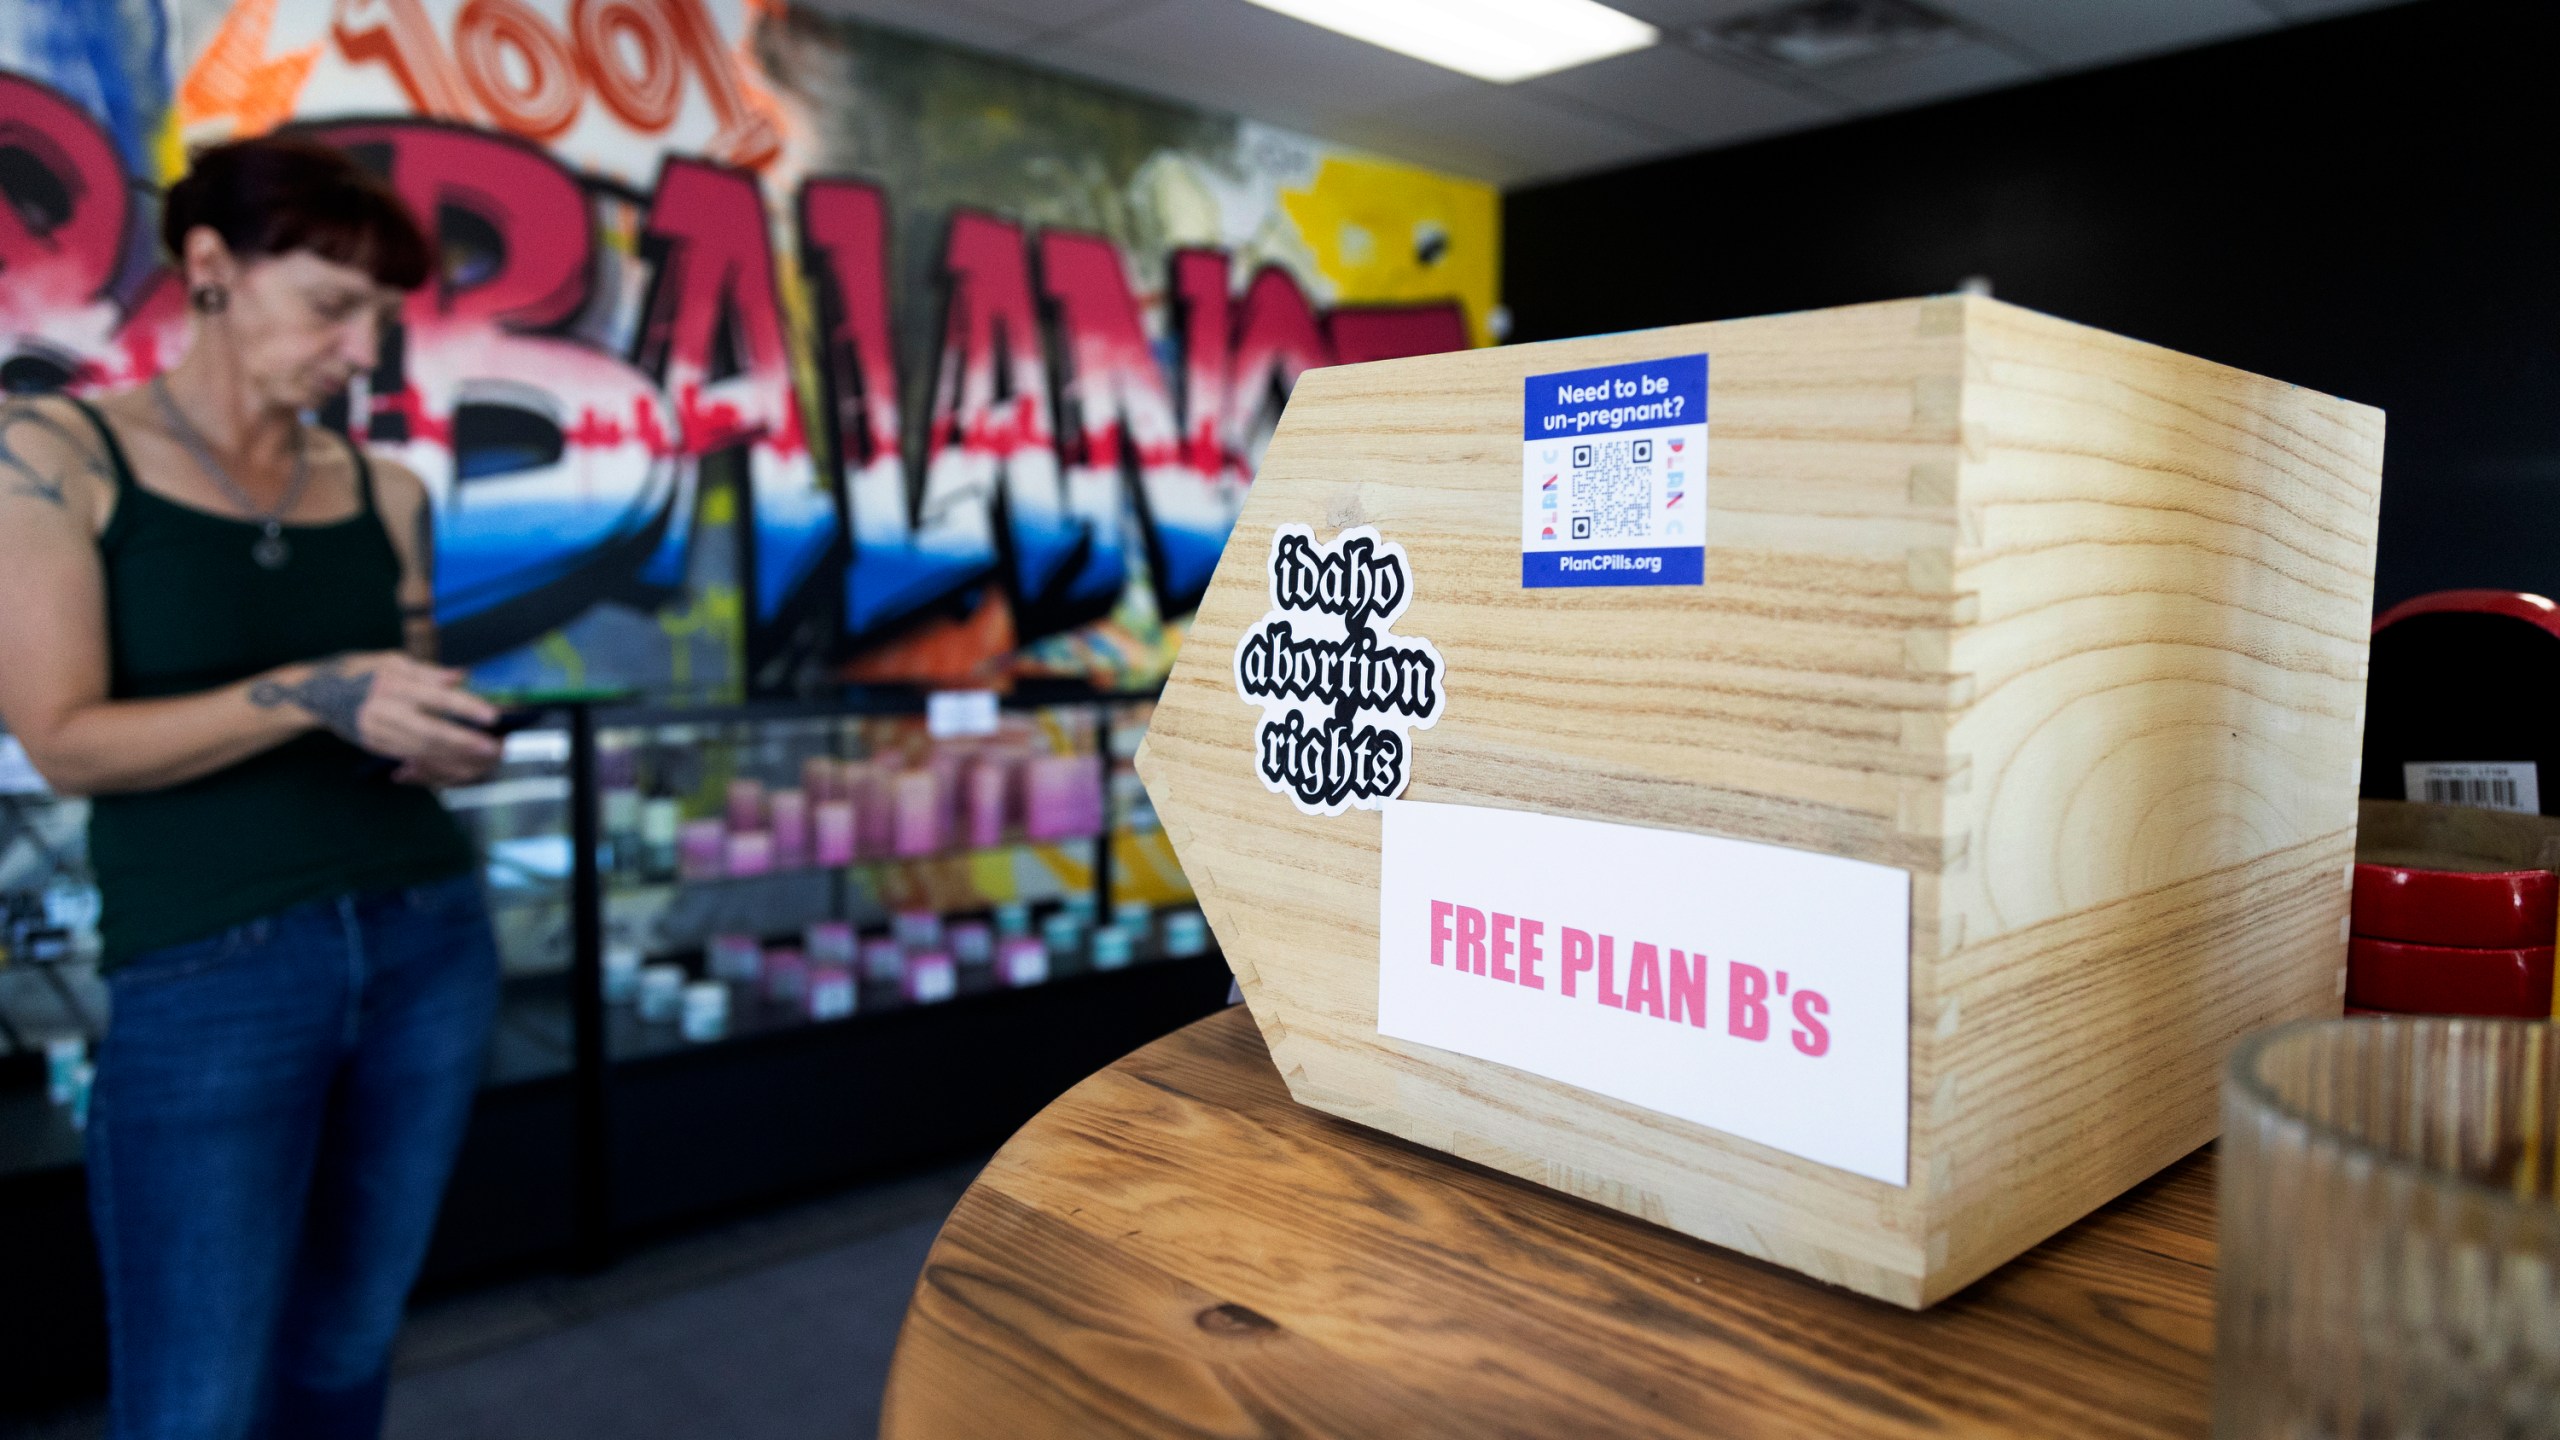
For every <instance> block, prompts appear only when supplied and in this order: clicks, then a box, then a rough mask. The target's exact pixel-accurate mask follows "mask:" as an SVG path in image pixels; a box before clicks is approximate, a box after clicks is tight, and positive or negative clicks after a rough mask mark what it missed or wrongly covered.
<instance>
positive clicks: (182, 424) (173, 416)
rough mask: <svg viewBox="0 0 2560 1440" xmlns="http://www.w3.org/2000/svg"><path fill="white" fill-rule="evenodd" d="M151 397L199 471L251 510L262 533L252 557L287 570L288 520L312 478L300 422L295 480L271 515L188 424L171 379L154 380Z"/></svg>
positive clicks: (295, 445)
mask: <svg viewBox="0 0 2560 1440" xmlns="http://www.w3.org/2000/svg"><path fill="white" fill-rule="evenodd" d="M151 394H152V398H154V399H156V400H158V401H159V402H160V415H161V418H162V419H164V420H166V421H168V422H169V433H171V434H173V435H175V436H177V437H178V443H179V444H181V445H184V446H186V447H187V453H188V454H189V455H192V456H194V457H195V462H196V468H198V469H200V470H202V471H204V473H205V475H206V477H207V478H209V479H211V480H212V481H213V483H214V484H215V485H216V486H217V487H219V488H220V489H221V491H222V493H223V495H224V496H225V497H226V498H228V499H229V500H230V501H231V503H232V504H234V505H237V506H239V507H240V508H241V509H243V510H246V511H248V512H249V519H250V522H251V523H252V524H254V525H256V526H257V527H258V529H259V531H260V532H261V533H260V534H259V536H258V540H257V543H256V544H253V545H251V546H250V547H249V558H250V559H252V560H255V561H257V562H258V564H259V565H260V566H261V567H263V568H265V569H268V570H281V569H283V568H284V564H285V562H286V561H287V560H290V559H292V558H293V547H292V546H290V545H287V544H286V543H285V540H284V517H286V516H287V515H290V514H292V513H293V507H294V506H295V505H296V504H298V503H299V502H300V501H301V499H302V487H303V486H304V485H305V484H306V483H307V482H309V480H310V479H311V466H310V463H309V462H310V452H309V451H308V450H306V449H305V448H304V447H303V444H302V422H301V421H300V420H299V419H296V420H295V421H294V426H293V478H292V479H291V480H288V481H286V482H285V487H284V500H283V501H282V502H281V503H280V504H278V505H277V506H276V508H275V511H274V513H272V514H269V513H266V512H262V511H261V510H259V508H258V502H257V501H255V500H252V499H250V498H249V492H248V491H247V490H245V489H243V488H242V487H241V484H240V482H239V481H237V480H234V479H232V478H231V472H230V471H228V470H225V469H223V468H222V462H221V461H220V460H217V459H215V458H214V454H213V446H212V445H210V444H208V443H206V441H205V438H204V435H203V433H202V432H201V431H198V430H197V429H196V427H194V426H193V425H190V424H188V423H187V417H186V415H185V413H184V412H182V411H180V410H179V409H178V402H177V401H176V400H174V399H172V398H170V395H169V381H168V377H167V376H165V375H154V376H153V377H151Z"/></svg>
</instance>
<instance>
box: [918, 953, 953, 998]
mask: <svg viewBox="0 0 2560 1440" xmlns="http://www.w3.org/2000/svg"><path fill="white" fill-rule="evenodd" d="M905 991H906V996H907V998H908V999H909V1000H912V1001H914V1002H915V1003H916V1004H918V1005H933V1004H937V1003H939V1002H941V1001H944V1000H948V999H950V998H951V997H952V996H953V995H956V994H958V993H959V991H960V972H959V969H958V967H956V966H954V965H953V964H952V963H951V957H950V956H949V955H946V954H944V953H943V952H941V951H939V950H932V951H927V952H926V953H924V954H922V955H912V956H909V957H908V958H907V980H906V986H905Z"/></svg>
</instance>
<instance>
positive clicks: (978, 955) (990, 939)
mask: <svg viewBox="0 0 2560 1440" xmlns="http://www.w3.org/2000/svg"><path fill="white" fill-rule="evenodd" d="M995 956H996V932H995V931H994V930H992V929H990V928H988V925H987V922H985V921H983V920H963V921H961V922H960V923H959V924H957V925H954V926H952V927H951V958H952V959H954V960H957V961H959V962H960V963H961V964H963V965H984V964H986V963H987V962H988V961H990V960H993V959H994V958H995Z"/></svg>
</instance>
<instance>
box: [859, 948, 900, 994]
mask: <svg viewBox="0 0 2560 1440" xmlns="http://www.w3.org/2000/svg"><path fill="white" fill-rule="evenodd" d="M906 973H907V951H906V947H905V946H903V945H900V944H899V943H898V942H897V941H895V940H892V939H889V938H888V937H887V936H878V937H875V938H873V939H870V940H865V941H863V942H862V978H863V979H865V980H868V981H870V982H871V983H873V984H875V985H890V984H895V983H897V982H898V981H899V980H901V979H903V978H904V977H905V976H906Z"/></svg>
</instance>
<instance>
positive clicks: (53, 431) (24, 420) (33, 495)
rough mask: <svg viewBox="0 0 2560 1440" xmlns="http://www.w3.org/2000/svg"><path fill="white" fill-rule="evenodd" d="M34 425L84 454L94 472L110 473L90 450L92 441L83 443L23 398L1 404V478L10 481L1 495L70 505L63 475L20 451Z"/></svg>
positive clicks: (87, 466)
mask: <svg viewBox="0 0 2560 1440" xmlns="http://www.w3.org/2000/svg"><path fill="white" fill-rule="evenodd" d="M31 426H32V427H33V428H35V429H36V430H39V431H42V432H44V433H46V434H50V435H52V436H54V437H55V438H56V439H58V440H60V441H61V442H62V443H63V444H64V445H66V446H68V447H69V448H70V451H71V453H73V454H75V455H79V456H82V457H83V458H84V460H85V462H86V468H87V469H88V470H89V472H90V473H91V474H94V475H98V476H101V477H105V476H106V475H107V471H106V467H105V466H104V465H103V464H101V463H100V461H99V459H98V458H97V456H96V455H94V454H93V453H91V446H90V444H89V443H85V442H83V441H82V440H81V438H80V437H79V436H78V435H76V434H74V433H73V432H72V430H71V428H70V427H69V426H66V425H64V424H63V423H62V422H61V421H59V420H56V419H54V418H53V417H52V416H50V415H48V414H46V413H44V412H43V411H42V410H39V409H37V408H36V407H35V406H33V405H30V404H28V403H27V402H25V401H23V400H21V401H15V402H12V403H10V404H8V405H5V406H0V479H5V480H6V482H7V484H6V488H5V489H0V494H8V495H24V496H26V497H27V498H28V499H30V500H41V501H43V502H45V503H46V504H48V505H51V506H53V507H54V508H56V509H63V508H67V505H68V502H67V501H66V499H65V498H64V494H63V485H62V478H61V477H60V476H58V475H48V474H46V473H45V472H44V471H43V470H41V469H38V468H37V467H36V466H35V465H34V464H33V463H32V462H30V461H29V460H28V459H27V457H26V456H25V455H24V454H22V453H21V452H20V449H19V446H20V444H21V440H22V435H23V432H24V431H25V430H27V429H28V428H29V427H31Z"/></svg>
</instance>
